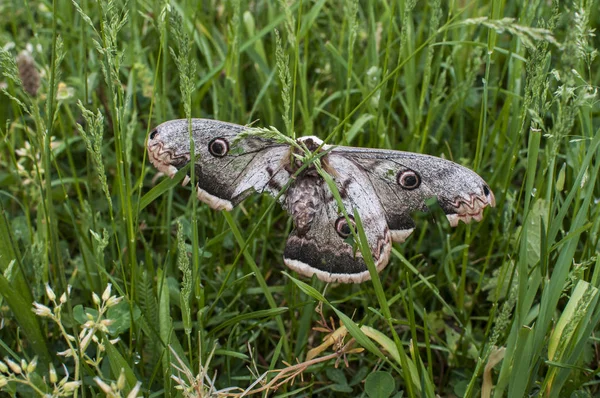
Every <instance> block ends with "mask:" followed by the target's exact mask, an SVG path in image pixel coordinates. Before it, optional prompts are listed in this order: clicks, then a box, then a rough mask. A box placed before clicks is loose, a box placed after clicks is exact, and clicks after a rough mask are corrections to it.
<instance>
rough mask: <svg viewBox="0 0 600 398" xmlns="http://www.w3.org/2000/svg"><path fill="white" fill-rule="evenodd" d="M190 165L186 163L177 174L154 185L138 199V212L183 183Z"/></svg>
mask: <svg viewBox="0 0 600 398" xmlns="http://www.w3.org/2000/svg"><path fill="white" fill-rule="evenodd" d="M190 164H191V163H188V164H187V165H185V167H183V168H182V169H180V170H179V171H177V173H176V174H175V175H174V176H173V178H165V179H163V180H162V181H161V182H159V183H158V184H156V185H155V186H154V187H152V189H150V191H148V192H147V193H146V194H144V196H142V198H141V199H140V204H139V206H138V209H139V211H142V210H143V209H145V208H146V207H147V206H148V205H149V204H150V203H152V202H154V201H155V200H156V199H157V198H158V197H160V196H161V195H163V194H164V193H165V192H168V191H169V190H171V189H172V188H173V187H175V186H177V185H179V184H180V183H181V181H183V179H184V177H185V176H186V175H187V173H188V170H189V168H190Z"/></svg>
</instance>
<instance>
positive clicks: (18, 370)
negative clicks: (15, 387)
mask: <svg viewBox="0 0 600 398" xmlns="http://www.w3.org/2000/svg"><path fill="white" fill-rule="evenodd" d="M4 362H6V364H7V365H8V367H9V368H10V370H11V371H12V372H13V373H14V374H17V375H20V374H21V367H20V366H19V365H17V364H16V363H15V362H13V361H12V360H10V358H8V357H4Z"/></svg>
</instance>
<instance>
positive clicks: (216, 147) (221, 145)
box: [208, 137, 229, 158]
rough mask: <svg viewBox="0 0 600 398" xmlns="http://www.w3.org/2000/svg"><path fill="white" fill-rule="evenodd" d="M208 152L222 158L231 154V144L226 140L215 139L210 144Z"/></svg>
mask: <svg viewBox="0 0 600 398" xmlns="http://www.w3.org/2000/svg"><path fill="white" fill-rule="evenodd" d="M208 152H210V154H211V155H213V156H214V157H217V158H222V157H223V156H225V155H227V152H229V143H228V142H227V140H226V139H224V138H220V137H219V138H215V139H213V140H212V141H211V142H209V143H208Z"/></svg>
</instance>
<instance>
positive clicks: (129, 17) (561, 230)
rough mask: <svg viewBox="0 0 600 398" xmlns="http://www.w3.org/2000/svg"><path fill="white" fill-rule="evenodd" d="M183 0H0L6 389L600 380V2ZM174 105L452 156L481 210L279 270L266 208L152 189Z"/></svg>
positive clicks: (278, 219)
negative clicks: (336, 280) (155, 149)
mask: <svg viewBox="0 0 600 398" xmlns="http://www.w3.org/2000/svg"><path fill="white" fill-rule="evenodd" d="M199 3H200V4H196V2H193V1H189V0H184V1H179V2H176V1H172V2H164V1H158V0H155V1H153V0H140V1H135V0H130V1H128V2H123V1H119V0H113V1H108V2H106V1H93V0H81V1H74V2H71V1H67V0H55V1H54V2H48V1H36V0H31V1H27V2H25V3H24V2H22V1H19V0H5V1H2V2H0V24H1V27H2V29H1V30H0V47H2V50H1V51H0V72H1V74H2V76H0V85H1V86H2V90H3V93H0V206H1V208H0V212H1V214H2V217H0V270H1V271H2V275H0V302H1V309H2V325H1V329H0V339H1V341H0V352H1V354H0V357H2V358H3V361H2V362H1V363H0V374H1V375H0V387H1V389H2V390H3V391H5V392H7V393H9V394H11V395H17V394H19V392H21V393H22V394H23V395H30V394H31V393H32V391H35V392H36V393H38V394H40V395H42V394H43V393H51V394H54V395H55V396H61V395H62V396H70V395H73V394H76V395H80V396H90V394H92V395H93V394H96V393H102V391H104V392H107V391H111V392H112V393H114V394H115V395H117V396H119V395H121V396H126V395H127V394H130V393H131V392H133V394H140V395H141V394H143V395H145V396H146V395H150V396H162V395H168V396H171V395H185V396H189V395H193V394H198V395H202V394H205V395H207V396H208V395H210V394H216V392H217V391H221V392H225V391H227V392H228V393H230V394H231V395H236V394H237V395H239V394H240V393H241V392H243V391H244V390H247V391H251V392H252V394H254V395H259V394H262V395H264V394H265V391H266V390H267V389H271V390H274V389H275V388H277V387H278V388H277V392H276V395H278V396H287V395H293V396H343V395H348V396H359V395H362V396H364V395H365V394H366V395H368V396H369V397H387V396H394V395H395V396H400V395H402V394H403V396H411V397H414V396H432V395H434V394H439V395H440V396H467V397H473V396H480V395H481V396H484V397H488V396H495V397H499V396H511V397H520V396H523V395H525V394H533V395H543V396H577V397H583V396H592V395H596V394H598V393H599V390H600V388H599V387H598V381H599V380H600V379H598V376H597V374H598V371H599V368H598V345H597V340H596V338H595V337H594V336H595V333H596V331H597V326H598V321H599V320H600V306H599V303H598V301H599V291H598V288H599V287H600V267H599V266H598V265H599V264H598V262H600V257H599V256H598V243H599V242H598V239H599V237H600V235H599V233H600V205H599V204H598V199H597V198H598V197H599V195H600V192H599V191H600V189H599V187H598V186H597V184H596V181H598V169H599V167H600V149H599V144H600V112H599V111H600V107H599V105H598V93H597V92H596V88H597V86H598V85H599V83H600V73H598V70H599V66H600V64H599V61H598V58H596V51H595V50H594V49H595V48H598V47H599V40H598V37H596V36H594V35H593V34H592V29H594V27H598V26H599V25H600V24H599V22H600V14H599V12H598V10H599V9H600V7H599V6H600V4H599V2H598V1H592V0H588V1H585V0H580V1H572V2H571V1H568V2H560V4H559V2H558V1H555V2H553V3H552V4H551V2H550V1H541V0H540V1H531V2H520V1H515V0H497V1H490V2H488V1H455V0H453V1H449V2H446V1H443V2H442V1H441V0H432V1H429V2H424V1H420V2H415V1H410V0H409V1H394V0H391V1H386V0H384V1H377V2H375V1H361V2H357V1H352V0H349V1H347V2H343V1H327V2H326V1H324V0H296V1H290V2H288V6H284V5H283V4H282V2H277V1H267V0H262V1H261V0H257V1H249V2H246V1H240V0H231V1H224V2H221V1H215V0H206V1H202V2H199ZM283 3H286V2H285V1H283ZM415 3H416V4H415ZM186 116H192V117H206V118H214V119H219V120H224V121H230V122H235V123H239V124H245V123H249V122H253V121H256V120H258V121H257V122H256V124H255V125H258V126H270V125H272V126H276V127H277V128H278V129H279V130H281V131H284V132H286V133H287V134H289V135H293V134H296V135H310V134H313V135H318V136H320V137H322V138H324V137H327V136H329V135H330V134H331V133H332V132H334V131H335V132H336V133H335V134H334V135H333V138H332V139H331V140H330V143H340V144H342V143H343V144H349V145H355V146H367V147H383V148H393V149H401V150H408V151H416V152H422V153H427V154H432V155H436V156H443V157H446V158H450V159H453V160H455V161H457V162H459V163H461V164H464V165H466V166H468V167H470V168H472V169H474V170H476V171H477V172H478V173H480V174H481V175H482V176H483V177H484V178H485V179H486V181H487V182H488V183H489V184H490V186H491V188H492V190H493V191H494V193H495V195H496V200H497V207H496V208H495V209H491V210H489V209H488V210H486V211H485V218H484V220H483V221H482V222H481V223H478V224H474V225H469V226H465V225H461V226H459V227H458V228H456V229H451V228H450V227H449V225H448V223H447V222H446V221H445V218H444V217H443V213H442V212H441V210H439V209H437V210H436V208H435V206H433V208H432V212H431V213H430V214H428V215H422V214H417V215H415V218H416V219H417V224H418V228H417V230H416V231H415V233H414V234H413V236H412V237H411V238H409V239H408V241H407V242H405V243H404V244H402V245H395V246H394V250H393V254H392V260H391V263H390V265H389V266H388V267H387V268H386V269H385V270H384V271H383V272H382V273H381V274H380V279H381V283H377V281H376V282H366V283H362V284H360V285H329V286H326V285H325V284H324V283H322V282H320V281H318V280H312V281H311V280H308V279H306V278H302V277H298V276H297V275H295V274H293V273H291V272H289V271H288V273H286V274H284V273H283V272H284V271H286V270H285V269H284V266H283V264H282V250H283V247H284V244H285V240H286V237H287V235H288V233H289V231H290V229H291V221H290V219H289V217H288V216H287V215H286V214H285V213H284V212H283V211H282V210H281V209H280V208H279V206H277V205H274V201H273V199H272V198H270V197H267V196H262V197H259V196H256V197H252V198H249V199H247V200H246V201H244V202H243V204H242V205H241V206H239V207H238V208H236V209H235V210H234V211H233V212H231V213H221V212H215V211H213V210H211V209H209V208H208V207H207V206H205V205H203V204H201V203H198V202H197V200H195V197H194V195H193V194H192V192H191V190H190V188H189V187H186V188H183V187H181V186H179V185H177V184H176V183H177V180H175V181H171V180H169V179H165V178H164V177H162V178H155V175H156V171H155V170H154V169H153V168H152V167H151V166H150V165H149V162H148V159H147V155H146V152H145V140H146V136H147V134H148V132H149V130H150V129H151V128H152V127H153V126H155V125H157V124H159V123H160V122H162V121H165V120H168V119H173V118H179V117H186ZM179 180H180V178H179ZM259 220H261V221H260V228H259V229H258V230H257V231H256V233H255V234H254V235H252V236H251V233H252V231H253V228H254V225H255V224H256V223H257V222H258V221H259ZM107 286H109V287H108V289H107ZM34 302H36V303H37V304H36V306H35V312H34V311H32V309H34V306H33V304H32V303H34ZM109 319H110V320H111V321H108V320H109ZM334 331H335V332H334ZM330 332H334V334H333V335H329V336H332V337H330V340H326V341H329V344H326V345H325V346H323V347H322V348H321V349H316V350H313V351H309V350H311V349H314V348H315V347H319V345H320V344H321V343H322V341H323V339H324V338H325V337H326V336H328V334H329V333H330ZM34 358H35V359H34ZM138 382H139V384H138ZM136 386H137V387H136ZM252 394H250V395H252ZM571 394H575V395H571ZM132 396H133V395H132Z"/></svg>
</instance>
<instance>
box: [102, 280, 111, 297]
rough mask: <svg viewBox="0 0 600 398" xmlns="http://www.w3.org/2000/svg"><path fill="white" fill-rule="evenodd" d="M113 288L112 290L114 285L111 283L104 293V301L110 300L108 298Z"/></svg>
mask: <svg viewBox="0 0 600 398" xmlns="http://www.w3.org/2000/svg"><path fill="white" fill-rule="evenodd" d="M111 288H112V284H110V283H109V284H107V285H106V289H104V293H102V301H106V300H108V298H109V297H110V290H111Z"/></svg>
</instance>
